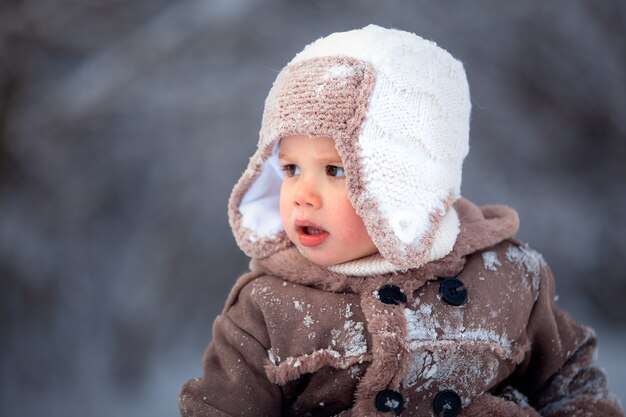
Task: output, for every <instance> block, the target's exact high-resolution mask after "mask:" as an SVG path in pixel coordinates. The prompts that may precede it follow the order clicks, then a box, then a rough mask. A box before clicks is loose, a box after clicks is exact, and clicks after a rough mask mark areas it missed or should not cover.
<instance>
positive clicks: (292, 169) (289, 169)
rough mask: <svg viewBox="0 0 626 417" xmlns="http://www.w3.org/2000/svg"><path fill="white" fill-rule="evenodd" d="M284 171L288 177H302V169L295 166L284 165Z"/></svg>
mask: <svg viewBox="0 0 626 417" xmlns="http://www.w3.org/2000/svg"><path fill="white" fill-rule="evenodd" d="M282 169H283V171H284V172H285V173H286V174H287V176H288V177H293V176H294V175H300V168H299V167H298V166H297V165H295V164H287V165H283V166H282Z"/></svg>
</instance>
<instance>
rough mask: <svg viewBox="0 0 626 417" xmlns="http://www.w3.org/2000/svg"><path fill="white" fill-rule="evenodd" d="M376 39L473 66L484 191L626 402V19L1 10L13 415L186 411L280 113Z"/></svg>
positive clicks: (589, 7)
mask: <svg viewBox="0 0 626 417" xmlns="http://www.w3.org/2000/svg"><path fill="white" fill-rule="evenodd" d="M368 23H377V24H380V25H383V26H388V27H397V28H401V29H405V30H409V31H412V32H416V33H418V34H420V35H422V36H423V37H425V38H428V39H432V40H435V41H436V42H438V43H439V44H440V45H442V46H443V47H444V48H446V49H448V50H449V51H450V52H451V53H452V54H453V55H455V56H456V57H458V58H459V59H461V60H462V61H463V62H464V63H465V66H466V70H467V73H468V77H469V81H470V85H471V91H472V97H473V115H472V133H471V151H470V155H469V158H468V159H467V161H466V165H465V171H464V186H463V194H464V195H465V196H467V197H468V198H470V199H473V200H475V201H476V202H477V203H479V204H486V203H507V204H509V205H511V206H513V207H515V208H517V209H518V211H519V213H520V216H521V219H522V226H521V232H520V237H521V238H522V239H524V240H527V241H529V242H531V245H532V246H533V247H534V248H535V249H537V250H539V251H541V252H543V254H544V256H545V258H546V260H547V261H548V263H549V264H550V265H551V266H552V268H553V271H554V273H555V276H556V278H557V285H558V290H559V295H560V300H559V303H560V304H561V305H562V306H564V307H565V308H567V309H569V310H570V311H571V312H572V314H573V315H574V316H575V317H576V318H577V319H578V320H579V321H581V322H583V323H587V324H590V325H592V326H594V327H595V328H596V330H597V333H598V334H599V336H600V355H599V363H600V364H601V366H603V367H604V368H605V369H606V371H607V373H608V374H609V378H610V382H611V386H612V389H613V390H614V391H615V392H616V393H617V395H618V397H620V398H621V399H626V361H624V360H623V352H624V346H626V269H623V268H624V265H622V262H623V261H624V259H626V186H625V185H624V181H625V180H626V113H625V112H626V33H625V32H626V30H625V29H626V2H624V1H622V0H606V1H594V2H591V1H583V0H570V1H565V0H555V1H550V2H545V1H539V0H533V1H525V2H521V1H520V2H498V1H487V0H482V1H474V2H456V1H449V0H439V1H418V0H411V1H380V0H377V1H376V0H343V1H330V0H307V1H305V0H228V1H226V0H223V1H217V0H205V1H197V0H177V1H165V0H150V1H147V0H136V1H132V2H128V1H120V0H107V1H105V0H83V1H75V0H74V1H71V0H57V1H51V0H46V1H42V0H2V2H1V3H0V415H1V416H2V417H13V416H18V415H19V416H22V417H30V416H32V417H44V416H45V417H100V416H102V417H105V416H124V417H133V416H138V417H139V416H141V417H144V416H153V417H160V416H174V415H177V413H178V411H177V394H178V389H179V387H180V385H181V384H182V383H183V382H184V381H185V380H186V379H188V378H190V377H192V376H196V375H198V374H199V373H200V371H201V369H200V359H201V356H202V352H203V350H204V348H205V346H206V345H207V343H208V342H209V340H210V337H211V334H210V329H211V324H212V321H213V318H214V317H215V315H216V314H217V313H218V311H219V310H220V309H221V307H222V304H223V302H224V300H225V297H226V294H227V292H228V290H229V288H230V286H231V285H232V283H233V282H234V281H235V279H236V277H237V276H238V275H239V274H240V273H242V272H243V271H244V270H245V269H246V265H247V261H246V258H245V257H244V256H243V255H242V254H241V253H240V252H239V250H238V249H237V247H236V245H235V242H234V239H233V238H232V235H231V233H230V229H229V226H228V223H227V217H226V201H227V198H228V194H229V192H230V189H231V187H232V185H233V184H234V182H235V181H236V180H237V178H238V177H239V175H240V173H241V172H242V171H243V169H244V167H245V165H246V163H247V159H248V157H249V156H250V155H251V154H252V152H253V151H254V149H255V145H256V140H257V132H258V130H259V127H260V119H261V112H262V106H263V100H264V98H265V95H266V94H267V92H268V90H269V88H270V86H271V83H272V81H273V80H274V78H275V76H276V74H277V72H278V70H280V68H282V67H283V66H284V65H285V63H286V62H287V61H288V60H289V59H291V57H292V56H293V55H294V54H295V53H296V52H298V51H299V50H300V49H301V48H302V47H303V46H304V45H305V44H307V43H309V42H311V41H312V40H314V39H316V38H318V37H320V36H323V35H326V34H328V33H330V32H333V31H339V30H347V29H352V28H356V27H361V26H364V25H366V24H368Z"/></svg>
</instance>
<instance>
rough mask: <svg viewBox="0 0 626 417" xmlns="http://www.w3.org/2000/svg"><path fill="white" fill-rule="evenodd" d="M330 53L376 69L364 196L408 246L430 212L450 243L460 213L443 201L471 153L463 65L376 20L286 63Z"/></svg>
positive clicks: (364, 154)
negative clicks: (441, 218)
mask: <svg viewBox="0 0 626 417" xmlns="http://www.w3.org/2000/svg"><path fill="white" fill-rule="evenodd" d="M329 55H345V56H351V57H354V58H357V59H361V60H364V61H368V62H371V63H372V64H373V65H374V68H375V69H376V83H375V86H374V89H373V91H372V95H371V97H370V101H369V104H368V108H367V114H366V117H365V122H364V124H363V125H362V126H361V132H360V136H359V144H360V150H361V154H360V156H361V159H362V164H363V173H364V178H363V179H364V182H365V183H366V184H367V187H366V188H367V191H366V193H364V194H363V195H362V196H361V198H364V199H372V198H373V199H374V200H375V201H376V202H377V204H378V206H379V207H380V210H381V212H382V214H383V215H384V216H385V217H386V219H387V221H388V224H389V225H390V227H391V228H392V230H393V232H394V234H395V235H396V236H397V238H398V239H399V240H400V241H401V242H402V243H403V244H405V245H418V244H419V241H420V239H421V237H423V236H424V234H425V233H426V231H427V230H428V228H429V227H430V226H431V218H430V216H431V214H433V213H438V214H440V215H446V217H447V219H446V218H444V224H445V225H446V227H445V228H446V229H447V230H448V231H449V233H450V234H451V235H450V236H449V237H448V238H446V239H445V240H448V241H449V240H450V239H452V243H453V242H454V240H455V239H456V235H457V234H458V218H456V216H455V215H456V213H454V215H452V214H450V213H447V214H450V216H448V215H447V214H446V207H445V205H444V202H445V201H446V200H448V199H449V198H450V195H453V196H454V198H458V197H459V196H460V187H461V168H462V161H463V158H464V157H465V156H466V155H467V153H468V150H469V144H468V136H469V113H470V106H471V105H470V100H469V93H468V91H469V89H468V85H467V79H466V77H465V72H464V70H463V66H462V64H461V63H460V62H459V61H457V60H456V59H454V58H453V57H452V56H451V55H450V54H449V53H448V52H446V51H444V50H443V49H441V48H439V47H437V45H436V44H435V43H434V42H431V41H427V40H425V39H422V38H420V37H419V36H417V35H414V34H410V33H407V32H403V31H397V30H388V29H383V28H380V27H378V26H374V25H370V26H367V27H365V28H363V29H360V30H354V31H349V32H343V33H334V34H332V35H329V36H328V37H326V38H322V39H319V40H317V41H315V42H313V43H312V44H310V45H309V46H307V47H306V48H305V49H304V50H303V51H302V52H300V53H299V54H298V55H296V57H294V59H293V60H292V61H291V63H295V62H298V61H301V60H305V59H310V58H315V57H319V56H329ZM360 203H361V202H357V205H360ZM451 211H454V210H451ZM452 217H454V219H452ZM455 219H456V221H455ZM442 226H443V225H442ZM454 226H456V227H454ZM452 233H453V236H452ZM446 234H448V233H446ZM438 239H439V240H441V237H439V236H438ZM444 246H445V247H447V248H448V249H447V250H449V249H450V247H451V246H450V243H449V242H448V243H447V244H445V245H444ZM433 249H434V252H437V250H436V249H435V248H433ZM432 255H434V253H431V259H432V257H433V256H432Z"/></svg>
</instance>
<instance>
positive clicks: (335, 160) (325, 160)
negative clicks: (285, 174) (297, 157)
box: [278, 152, 343, 165]
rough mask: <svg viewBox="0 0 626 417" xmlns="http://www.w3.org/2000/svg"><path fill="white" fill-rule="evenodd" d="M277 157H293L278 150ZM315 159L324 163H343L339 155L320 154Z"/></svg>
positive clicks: (288, 158) (289, 158)
mask: <svg viewBox="0 0 626 417" xmlns="http://www.w3.org/2000/svg"><path fill="white" fill-rule="evenodd" d="M278 159H287V160H291V159H293V158H292V157H290V156H289V155H288V154H285V153H283V152H280V153H279V154H278ZM315 160H316V161H317V162H321V163H325V164H339V165H343V161H342V160H341V157H339V156H333V155H331V156H326V155H322V156H320V157H318V158H315Z"/></svg>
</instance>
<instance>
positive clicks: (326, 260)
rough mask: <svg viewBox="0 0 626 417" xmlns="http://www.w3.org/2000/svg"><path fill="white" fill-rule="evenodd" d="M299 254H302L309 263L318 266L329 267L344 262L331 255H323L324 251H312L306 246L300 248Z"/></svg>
mask: <svg viewBox="0 0 626 417" xmlns="http://www.w3.org/2000/svg"><path fill="white" fill-rule="evenodd" d="M300 252H302V253H303V254H304V256H306V257H307V258H308V259H309V261H311V262H313V263H314V264H316V265H319V266H331V265H336V264H340V263H343V262H344V261H341V260H339V259H337V257H336V256H333V254H330V253H323V252H326V251H323V250H315V249H313V250H312V249H311V248H307V247H306V246H305V247H300Z"/></svg>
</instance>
